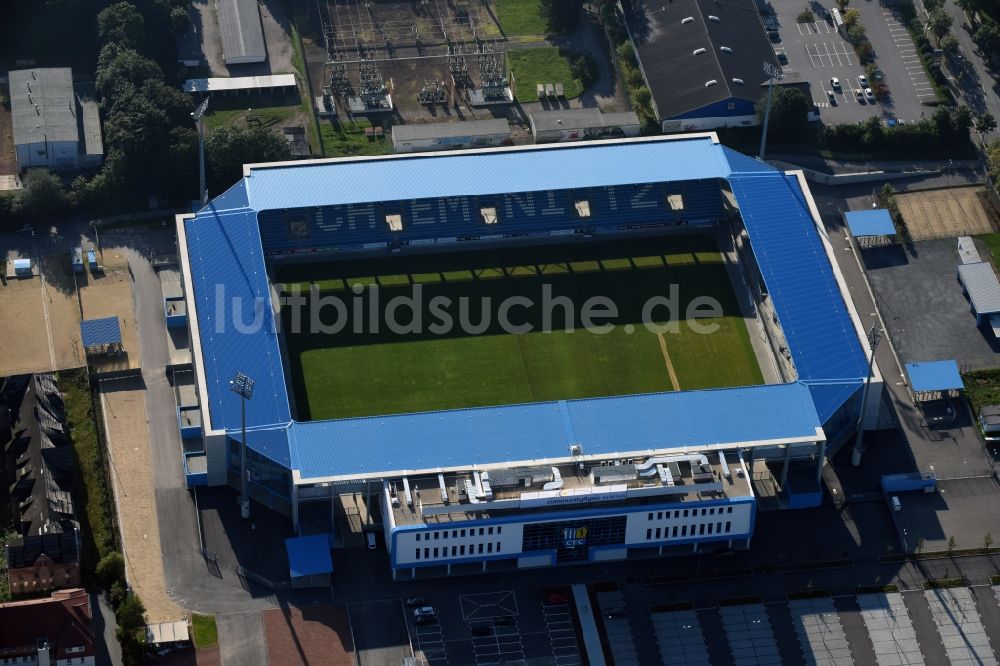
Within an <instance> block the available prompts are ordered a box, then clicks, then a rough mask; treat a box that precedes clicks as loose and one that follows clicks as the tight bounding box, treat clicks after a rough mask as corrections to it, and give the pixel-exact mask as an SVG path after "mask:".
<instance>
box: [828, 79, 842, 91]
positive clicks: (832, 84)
mask: <svg viewBox="0 0 1000 666" xmlns="http://www.w3.org/2000/svg"><path fill="white" fill-rule="evenodd" d="M830 87H831V88H833V89H834V90H840V79H838V78H837V77H836V76H835V77H833V78H832V79H830Z"/></svg>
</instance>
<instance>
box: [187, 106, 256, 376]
mask: <svg viewBox="0 0 1000 666" xmlns="http://www.w3.org/2000/svg"><path fill="white" fill-rule="evenodd" d="M206 111H208V98H207V97H206V98H205V101H204V102H202V103H201V104H199V105H198V108H197V109H195V110H194V111H193V112H192V113H191V117H192V118H194V121H195V122H196V123H198V187H199V188H200V189H199V190H198V202H199V203H201V205H202V206H204V205H205V204H207V203H208V186H207V185H205V122H204V120H203V118H204V117H205V112H206ZM251 391H252V389H251Z"/></svg>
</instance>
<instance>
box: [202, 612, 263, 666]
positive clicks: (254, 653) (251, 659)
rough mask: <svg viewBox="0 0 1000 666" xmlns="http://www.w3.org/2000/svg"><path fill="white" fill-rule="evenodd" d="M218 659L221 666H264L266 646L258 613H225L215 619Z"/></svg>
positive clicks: (261, 620) (261, 621)
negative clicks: (245, 665)
mask: <svg viewBox="0 0 1000 666" xmlns="http://www.w3.org/2000/svg"><path fill="white" fill-rule="evenodd" d="M215 621H216V626H217V627H218V629H219V657H220V660H221V661H222V663H223V664H225V665H226V666H228V665H229V664H240V665H242V664H247V665H248V666H250V665H265V664H267V663H268V659H267V644H266V641H265V640H264V621H263V619H262V618H261V615H260V611H247V612H244V613H225V614H221V615H219V616H217V617H216V620H215Z"/></svg>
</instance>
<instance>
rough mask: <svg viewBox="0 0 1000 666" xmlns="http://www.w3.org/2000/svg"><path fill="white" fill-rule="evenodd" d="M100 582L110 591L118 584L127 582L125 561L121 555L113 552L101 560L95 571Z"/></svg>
mask: <svg viewBox="0 0 1000 666" xmlns="http://www.w3.org/2000/svg"><path fill="white" fill-rule="evenodd" d="M94 575H95V576H96V577H97V580H98V582H99V583H100V584H101V585H103V586H104V587H105V588H107V589H110V588H111V586H112V585H114V584H115V583H117V582H120V581H123V580H125V560H124V559H123V558H122V556H121V553H118V552H116V551H111V552H110V553H108V554H107V555H105V556H104V557H102V558H101V560H100V562H98V563H97V568H96V569H95V570H94Z"/></svg>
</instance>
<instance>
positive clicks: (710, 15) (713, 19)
mask: <svg viewBox="0 0 1000 666" xmlns="http://www.w3.org/2000/svg"><path fill="white" fill-rule="evenodd" d="M708 20H709V21H715V22H716V23H721V21H719V17H718V16H715V15H713V14H709V15H708Z"/></svg>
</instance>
